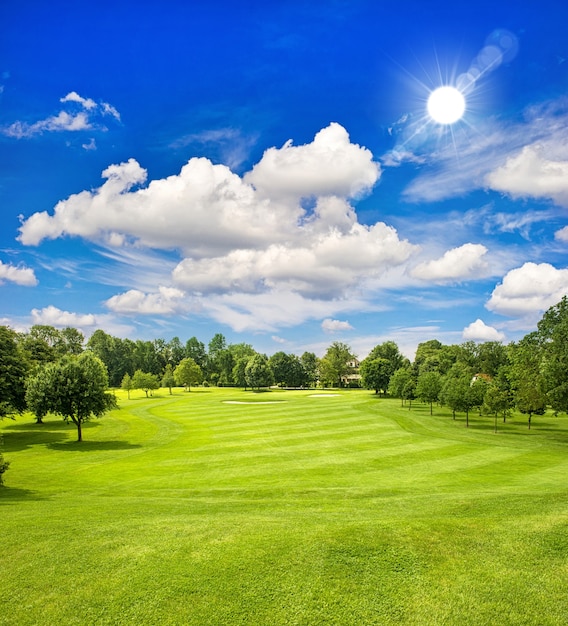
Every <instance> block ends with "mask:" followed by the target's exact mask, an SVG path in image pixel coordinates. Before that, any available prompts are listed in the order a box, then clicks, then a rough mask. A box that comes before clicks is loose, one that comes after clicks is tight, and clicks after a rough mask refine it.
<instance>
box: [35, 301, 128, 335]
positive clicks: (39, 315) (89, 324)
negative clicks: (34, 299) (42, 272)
mask: <svg viewBox="0 0 568 626" xmlns="http://www.w3.org/2000/svg"><path fill="white" fill-rule="evenodd" d="M31 320H32V324H44V325H47V326H54V327H55V328H66V327H67V326H70V327H73V328H77V329H79V330H80V331H81V332H82V333H83V334H84V335H87V336H88V335H90V334H92V333H93V332H94V331H95V330H97V329H98V328H100V329H103V330H105V331H106V332H109V333H111V334H115V335H119V336H124V335H128V334H130V333H131V332H132V327H131V326H127V325H125V324H121V323H118V322H117V321H116V320H115V319H114V318H113V317H112V316H110V315H95V314H92V313H72V312H70V311H63V310H61V309H59V308H57V307H56V306H53V305H49V306H47V307H44V308H43V309H32V311H31Z"/></svg>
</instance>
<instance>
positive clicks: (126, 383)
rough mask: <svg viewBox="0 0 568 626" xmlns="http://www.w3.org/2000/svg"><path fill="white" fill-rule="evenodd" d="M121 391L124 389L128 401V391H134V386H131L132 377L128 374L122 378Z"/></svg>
mask: <svg viewBox="0 0 568 626" xmlns="http://www.w3.org/2000/svg"><path fill="white" fill-rule="evenodd" d="M120 387H121V389H124V391H126V393H127V394H128V399H129V400H130V391H131V390H132V389H134V385H133V384H132V377H131V376H130V374H129V373H128V372H126V374H125V375H124V376H123V377H122V382H121V383H120Z"/></svg>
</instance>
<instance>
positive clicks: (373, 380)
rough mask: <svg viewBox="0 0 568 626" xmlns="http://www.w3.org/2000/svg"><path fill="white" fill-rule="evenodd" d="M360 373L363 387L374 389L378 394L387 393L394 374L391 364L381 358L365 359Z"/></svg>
mask: <svg viewBox="0 0 568 626" xmlns="http://www.w3.org/2000/svg"><path fill="white" fill-rule="evenodd" d="M359 372H360V374H361V383H362V385H363V387H365V389H374V390H375V393H376V394H377V393H379V391H383V392H386V390H387V388H388V385H389V381H390V378H391V375H392V373H393V372H392V364H391V362H390V361H389V360H388V359H383V358H381V357H376V358H371V357H367V358H366V359H363V361H362V362H361V367H360V369H359Z"/></svg>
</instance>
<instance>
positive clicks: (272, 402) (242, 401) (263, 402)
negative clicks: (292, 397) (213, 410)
mask: <svg viewBox="0 0 568 626" xmlns="http://www.w3.org/2000/svg"><path fill="white" fill-rule="evenodd" d="M282 402H286V400H259V401H257V402H255V401H251V402H247V401H246V400H223V404H281V403H282Z"/></svg>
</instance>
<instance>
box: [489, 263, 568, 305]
mask: <svg viewBox="0 0 568 626" xmlns="http://www.w3.org/2000/svg"><path fill="white" fill-rule="evenodd" d="M567 294H568V269H557V268H555V267H554V266H553V265H550V264H549V263H540V264H536V263H525V264H524V265H523V266H521V267H518V268H515V269H513V270H511V271H510V272H508V273H507V274H506V275H505V277H504V278H503V281H502V282H501V283H500V284H499V285H497V286H496V287H495V289H494V290H493V293H492V294H491V298H490V299H489V301H488V302H487V304H486V305H485V306H486V307H487V309H489V310H490V311H494V312H496V313H500V314H501V315H508V316H511V317H515V316H530V315H534V314H539V313H542V312H544V311H546V310H547V309H548V308H550V307H551V306H553V305H554V304H556V303H558V302H559V301H560V300H561V299H562V297H563V296H565V295H567Z"/></svg>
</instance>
